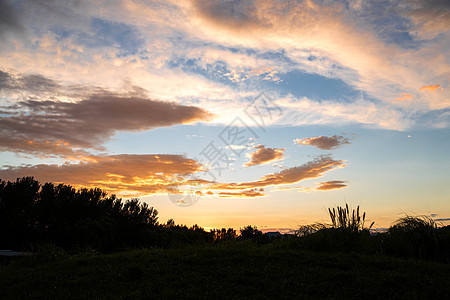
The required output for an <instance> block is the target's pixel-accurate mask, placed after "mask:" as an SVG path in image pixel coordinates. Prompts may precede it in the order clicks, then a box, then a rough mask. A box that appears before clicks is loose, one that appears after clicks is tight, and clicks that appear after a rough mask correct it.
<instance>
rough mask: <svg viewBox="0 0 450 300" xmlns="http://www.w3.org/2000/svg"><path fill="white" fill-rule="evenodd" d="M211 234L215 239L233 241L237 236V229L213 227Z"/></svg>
mask: <svg viewBox="0 0 450 300" xmlns="http://www.w3.org/2000/svg"><path fill="white" fill-rule="evenodd" d="M211 234H212V236H213V239H214V241H233V240H235V239H236V237H237V234H236V230H234V229H233V228H228V229H225V228H222V229H213V230H211Z"/></svg>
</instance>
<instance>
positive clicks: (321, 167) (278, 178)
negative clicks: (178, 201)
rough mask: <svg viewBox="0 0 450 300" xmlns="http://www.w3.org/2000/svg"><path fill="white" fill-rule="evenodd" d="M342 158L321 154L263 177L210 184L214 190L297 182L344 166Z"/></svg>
mask: <svg viewBox="0 0 450 300" xmlns="http://www.w3.org/2000/svg"><path fill="white" fill-rule="evenodd" d="M343 167H345V164H344V162H343V161H342V160H334V159H332V158H331V157H328V156H321V157H318V158H317V159H315V160H314V161H311V162H308V163H306V164H304V165H301V166H297V167H292V168H288V169H285V170H283V171H281V172H278V173H272V174H268V175H265V176H263V177H261V178H260V179H259V180H256V181H251V182H242V183H218V184H212V185H211V186H209V189H213V190H245V189H254V188H264V187H269V186H279V185H287V184H292V183H297V182H300V181H302V180H305V179H311V178H317V177H321V176H322V175H323V174H324V173H325V172H328V171H331V170H334V169H336V168H343Z"/></svg>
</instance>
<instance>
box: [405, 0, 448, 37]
mask: <svg viewBox="0 0 450 300" xmlns="http://www.w3.org/2000/svg"><path fill="white" fill-rule="evenodd" d="M409 4H410V5H411V9H410V10H409V12H408V15H409V16H410V18H411V20H412V21H413V23H414V25H415V29H416V31H417V33H418V34H419V36H421V37H424V38H433V37H435V36H436V35H437V34H439V33H442V32H447V31H448V28H449V26H450V2H449V1H447V0H410V1H409Z"/></svg>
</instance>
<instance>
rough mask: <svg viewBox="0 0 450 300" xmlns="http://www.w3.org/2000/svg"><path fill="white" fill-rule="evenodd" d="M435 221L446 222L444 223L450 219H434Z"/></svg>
mask: <svg viewBox="0 0 450 300" xmlns="http://www.w3.org/2000/svg"><path fill="white" fill-rule="evenodd" d="M435 221H437V222H446V221H450V218H441V219H435Z"/></svg>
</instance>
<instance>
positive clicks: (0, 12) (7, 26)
mask: <svg viewBox="0 0 450 300" xmlns="http://www.w3.org/2000/svg"><path fill="white" fill-rule="evenodd" d="M23 30H24V28H23V25H22V22H21V20H20V18H19V15H18V14H17V12H16V9H15V8H14V6H13V5H11V4H10V3H8V1H4V0H2V1H0V38H4V37H5V36H6V35H7V34H8V33H9V32H11V31H12V32H17V33H20V32H23Z"/></svg>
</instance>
